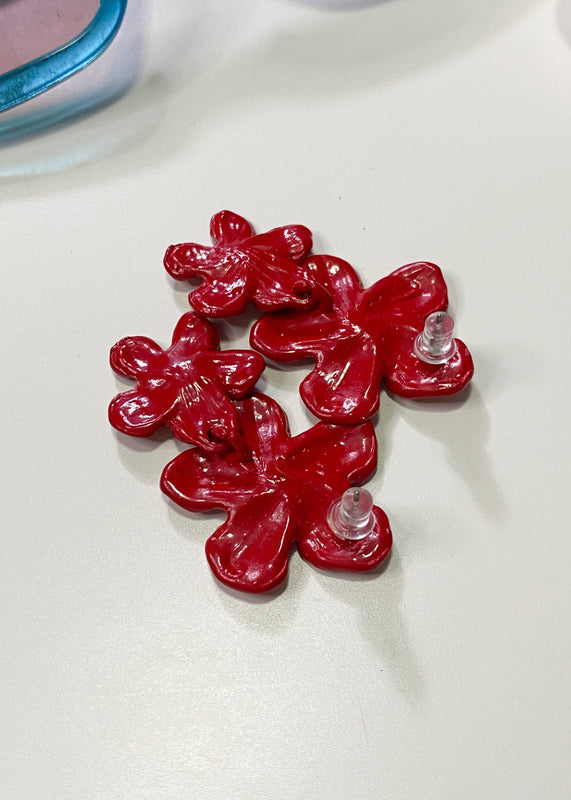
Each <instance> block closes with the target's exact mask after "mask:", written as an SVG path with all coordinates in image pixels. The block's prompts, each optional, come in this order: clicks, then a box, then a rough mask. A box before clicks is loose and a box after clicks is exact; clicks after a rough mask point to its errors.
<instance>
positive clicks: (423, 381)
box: [385, 328, 474, 398]
mask: <svg viewBox="0 0 571 800" xmlns="http://www.w3.org/2000/svg"><path fill="white" fill-rule="evenodd" d="M417 335H418V332H417V331H415V330H411V329H410V328H409V329H401V331H400V335H399V337H398V346H397V345H396V341H397V340H395V350H394V353H393V366H392V368H391V369H390V370H389V371H387V374H386V377H385V379H386V384H387V388H388V390H389V391H390V392H392V393H393V394H396V395H399V396H400V397H411V398H422V397H438V396H440V395H449V394H454V393H456V392H459V391H460V390H461V389H463V388H464V386H466V384H467V383H468V382H469V381H470V379H471V378H472V375H473V374H474V363H473V361H472V356H471V355H470V351H469V350H468V348H467V347H466V345H465V344H464V342H462V341H460V339H456V345H457V349H456V353H455V354H454V355H453V356H452V358H451V359H450V360H449V361H446V362H445V363H444V364H427V363H426V362H424V361H422V360H421V359H420V358H418V356H417V355H416V354H415V352H414V340H415V338H416V337H417Z"/></svg>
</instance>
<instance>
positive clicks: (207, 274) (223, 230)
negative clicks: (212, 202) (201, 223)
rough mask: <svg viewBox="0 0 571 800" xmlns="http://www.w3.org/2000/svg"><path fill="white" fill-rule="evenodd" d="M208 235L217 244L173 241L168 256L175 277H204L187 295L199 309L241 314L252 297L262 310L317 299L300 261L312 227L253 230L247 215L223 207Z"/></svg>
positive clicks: (305, 304) (206, 312)
mask: <svg viewBox="0 0 571 800" xmlns="http://www.w3.org/2000/svg"><path fill="white" fill-rule="evenodd" d="M210 236H211V238H212V241H213V243H214V245H213V247H205V246H203V245H200V244H193V243H188V244H175V245H171V247H169V248H168V250H167V252H166V254H165V258H164V264H165V268H166V270H167V272H169V273H170V275H172V276H173V278H176V279H177V280H186V279H187V278H191V277H194V276H198V277H201V278H203V283H202V284H201V285H200V286H199V287H198V288H197V289H195V290H194V291H193V292H191V293H190V294H189V298H188V299H189V301H190V303H191V305H192V306H193V308H195V309H196V311H198V312H199V313H200V314H204V315H205V316H207V317H229V316H234V315H236V314H241V313H242V312H243V311H244V309H245V308H246V304H247V303H248V300H250V299H251V300H253V301H254V303H255V304H256V306H257V307H258V308H259V309H261V310H262V311H272V310H275V309H279V308H287V307H291V308H298V309H301V308H309V307H311V306H312V305H315V298H314V297H313V295H312V286H311V282H310V281H309V280H308V277H307V275H306V273H305V270H304V269H303V267H302V266H301V263H302V262H303V260H304V259H305V258H306V256H307V254H308V253H309V251H310V250H311V245H312V238H311V231H310V230H309V229H308V228H306V227H304V226H303V225H289V226H286V227H282V228H274V229H273V230H271V231H268V232H267V233H261V234H259V235H258V236H255V235H254V231H253V229H252V226H251V225H250V223H249V222H248V221H247V220H245V219H244V218H243V217H240V216H239V215H238V214H234V213H233V212H232V211H220V212H219V213H218V214H215V215H214V216H213V217H212V219H211V221H210Z"/></svg>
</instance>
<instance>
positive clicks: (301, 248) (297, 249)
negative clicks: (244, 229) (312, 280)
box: [248, 225, 313, 263]
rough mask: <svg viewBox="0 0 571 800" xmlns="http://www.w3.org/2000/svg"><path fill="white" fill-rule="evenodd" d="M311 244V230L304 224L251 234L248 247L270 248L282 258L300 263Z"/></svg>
mask: <svg viewBox="0 0 571 800" xmlns="http://www.w3.org/2000/svg"><path fill="white" fill-rule="evenodd" d="M312 245H313V239H312V235H311V231H310V230H309V228H306V227H305V225H286V226H284V227H281V228H273V229H272V230H270V231H266V233H259V234H258V235H257V236H253V237H252V238H251V239H250V240H249V242H248V247H256V248H260V249H262V250H270V251H271V252H273V253H275V254H276V255H278V256H281V257H282V258H289V259H291V260H292V261H296V262H298V263H301V262H302V261H303V260H304V258H305V257H306V256H307V254H308V253H309V251H310V250H311V247H312Z"/></svg>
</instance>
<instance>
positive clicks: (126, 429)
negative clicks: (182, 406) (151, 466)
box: [109, 387, 176, 436]
mask: <svg viewBox="0 0 571 800" xmlns="http://www.w3.org/2000/svg"><path fill="white" fill-rule="evenodd" d="M175 402H176V394H174V393H173V392H172V391H170V390H169V389H166V388H165V387H161V388H160V389H158V388H157V389H154V390H152V391H148V392H145V393H143V392H140V391H139V390H138V389H131V390H130V391H128V392H122V393H121V394H118V395H117V396H116V397H114V398H113V400H112V401H111V403H110V404H109V422H110V423H111V425H113V427H114V428H116V429H117V430H118V431H121V433H127V434H129V435H130V436H152V434H153V433H155V432H156V431H157V430H158V429H159V428H160V427H161V425H162V424H163V423H164V422H165V421H166V420H167V418H168V416H169V414H170V413H171V412H172V410H173V406H174V404H175Z"/></svg>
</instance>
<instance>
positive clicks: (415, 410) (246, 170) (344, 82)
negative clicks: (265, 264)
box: [0, 0, 571, 800]
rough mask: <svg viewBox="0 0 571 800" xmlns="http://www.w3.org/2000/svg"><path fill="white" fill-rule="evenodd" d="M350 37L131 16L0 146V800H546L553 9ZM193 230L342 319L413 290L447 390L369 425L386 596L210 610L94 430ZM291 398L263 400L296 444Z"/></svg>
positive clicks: (168, 14) (392, 19)
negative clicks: (287, 247)
mask: <svg viewBox="0 0 571 800" xmlns="http://www.w3.org/2000/svg"><path fill="white" fill-rule="evenodd" d="M358 5H359V4H357V3H349V2H341V0H337V2H333V0H331V2H326V0H322V1H321V2H318V1H317V0H314V2H309V0H307V1H306V2H304V1H303V0H263V2H262V0H233V2H232V3H228V2H227V0H215V1H214V2H210V3H198V2H187V3H184V4H183V3H180V4H174V3H166V2H158V1H157V2H151V0H148V2H139V3H137V2H132V3H130V8H129V11H128V15H127V18H126V21H125V25H124V28H123V29H122V31H121V33H120V35H119V37H118V39H117V40H116V42H115V44H114V45H113V46H112V48H111V50H109V51H108V53H107V54H106V55H105V56H104V57H103V58H102V59H101V60H100V62H98V63H97V64H96V65H94V66H93V68H92V69H93V70H94V72H93V73H92V76H91V77H88V73H87V72H85V73H83V76H81V78H80V79H81V80H85V81H86V83H87V84H89V82H90V81H93V80H94V79H95V76H96V75H97V76H98V80H100V81H102V82H105V81H110V80H115V78H114V77H113V76H114V72H116V71H117V70H120V73H121V81H122V82H123V85H124V84H125V83H127V84H130V88H129V89H128V91H127V92H126V93H125V94H124V95H123V96H122V97H120V98H119V99H118V100H117V101H116V102H114V103H112V104H110V105H108V106H106V107H104V108H102V109H100V110H99V111H97V112H96V113H93V114H91V115H89V116H86V117H84V118H82V119H80V120H76V121H75V122H72V123H69V124H67V125H65V126H63V127H60V128H58V129H54V130H51V131H48V132H46V133H44V134H42V135H37V136H33V137H30V138H27V139H20V140H12V141H9V142H6V143H4V144H3V146H2V147H0V180H1V183H0V241H1V245H2V255H1V262H2V274H3V289H2V293H1V295H0V311H1V318H2V325H3V336H2V374H3V380H2V384H1V389H0V397H1V411H2V419H3V438H2V475H3V478H2V483H3V487H4V491H3V513H2V517H3V522H2V573H3V574H2V578H1V583H0V587H1V592H2V607H3V611H2V617H1V620H2V621H1V627H2V645H1V657H2V678H1V686H2V711H1V719H2V737H3V747H2V751H1V752H2V756H1V761H2V764H1V777H0V784H1V786H2V787H3V788H2V792H1V794H2V798H3V799H4V800H51V799H52V798H53V799H54V800H186V798H193V800H226V798H232V800H266V799H267V798H276V800H314V799H315V798H320V799H321V798H323V800H346V799H347V798H351V797H355V798H359V799H360V800H380V799H382V800H458V798H463V800H481V799H482V798H487V799H489V800H527V799H528V798H529V799H530V800H531V799H532V798H534V799H535V798H542V800H568V798H569V797H571V771H570V768H569V753H570V751H571V730H570V729H571V713H570V712H571V709H570V700H571V679H570V670H569V659H570V655H571V652H570V651H571V642H570V634H569V609H570V603H571V591H570V585H571V584H570V579H569V575H570V568H571V563H570V555H571V536H570V533H571V532H570V526H569V450H570V445H571V441H570V427H569V422H568V417H569V396H570V392H571V381H570V377H569V360H570V359H569V352H570V335H569V314H568V308H569V300H570V288H571V287H570V279H569V272H570V263H569V256H570V252H571V223H570V220H571V189H570V186H571V159H570V142H571V93H570V86H571V7H570V4H569V2H568V0H566V2H564V0H559V1H558V2H557V1H556V0H519V2H516V0H493V2H492V0H385V1H384V2H377V3H374V2H369V3H362V4H360V5H361V7H358ZM95 71H96V72H95ZM121 81H119V83H121ZM56 91H58V92H60V93H61V96H62V97H64V96H65V95H64V93H65V92H67V91H71V89H70V88H69V87H68V88H65V87H61V89H58V90H56ZM222 208H230V209H233V210H235V211H237V212H239V213H241V214H243V215H244V216H246V217H247V218H248V219H250V220H251V221H252V223H253V224H254V225H255V226H256V228H257V229H258V230H265V229H267V228H270V227H274V226H277V225H282V224H287V223H292V222H300V223H303V224H305V225H307V226H308V227H310V228H311V229H312V230H313V231H314V233H315V251H316V252H332V253H334V254H335V255H338V256H341V257H344V258H346V259H347V260H349V261H350V262H351V263H352V264H353V265H354V266H355V267H356V268H357V270H358V271H359V273H360V274H361V276H362V278H363V281H364V283H366V284H370V283H372V282H374V281H375V280H377V279H378V278H380V277H381V276H382V275H384V274H386V273H387V272H389V271H391V270H392V269H394V268H396V267H398V266H401V265H402V264H404V263H407V262H410V261H415V260H420V259H422V260H430V261H435V262H436V263H438V264H439V265H440V266H441V267H442V269H443V270H444V273H445V276H446V279H447V282H448V285H449V289H450V296H451V311H452V313H453V314H454V316H455V318H456V321H457V332H458V335H459V336H460V337H461V338H463V339H464V340H465V341H466V342H467V343H468V344H469V346H470V347H471V349H472V352H473V354H474V358H475V363H476V376H475V378H474V382H473V386H472V389H471V392H469V393H468V395H467V396H466V397H464V398H463V400H462V401H453V402H448V403H431V404H424V405H423V404H421V403H418V404H411V403H408V404H404V403H399V402H396V401H395V400H393V399H391V398H390V397H388V396H386V395H385V396H384V397H383V399H382V404H381V411H380V414H379V416H378V418H377V420H376V426H377V433H378V437H379V443H380V448H381V451H380V461H379V469H378V471H377V473H376V475H375V477H374V478H373V479H372V481H371V482H370V484H369V488H370V489H371V491H372V492H373V494H374V495H375V498H376V501H377V502H378V504H380V505H381V506H382V507H383V508H384V509H385V510H386V511H387V513H388V515H389V518H390V520H391V523H392V528H393V534H394V539H395V544H394V550H393V555H392V557H391V560H390V562H389V564H388V566H387V567H386V569H385V570H384V571H382V573H381V574H378V575H375V576H372V577H368V578H367V577H365V578H363V577H357V578H355V577H354V578H352V577H340V576H337V575H332V574H328V573H321V572H318V571H316V570H314V569H313V568H311V567H310V566H308V565H307V564H305V563H304V562H302V561H301V560H300V559H299V558H298V557H297V556H295V557H294V558H293V559H292V562H291V567H290V576H289V581H288V584H287V587H286V588H285V589H284V591H283V592H281V593H277V594H275V595H273V596H270V597H266V598H264V597H262V598H258V599H255V598H254V599H252V598H248V597H244V596H241V595H238V594H237V593H232V592H229V591H226V590H225V589H223V588H222V587H221V586H219V585H218V584H217V583H216V582H215V581H214V580H213V578H212V577H211V574H210V571H209V569H208V567H207V564H206V561H205V558H204V555H203V545H204V541H205V539H206V537H207V536H208V535H209V533H210V532H211V531H212V530H213V529H214V527H215V526H216V525H217V524H219V523H220V521H221V520H222V519H223V516H222V514H211V515H207V516H204V517H203V516H198V515H191V514H186V513H184V512H182V511H181V510H178V509H177V508H176V507H174V506H171V505H169V504H168V503H167V502H166V501H165V500H164V499H163V497H162V496H161V493H160V491H159V488H158V479H159V475H160V472H161V469H162V467H163V466H164V465H165V464H166V463H167V461H168V460H169V459H170V458H171V457H172V456H173V455H175V454H176V453H177V452H178V448H177V446H176V445H175V444H174V443H173V442H172V440H170V439H169V437H168V436H159V437H158V438H157V439H155V440H153V441H149V442H146V441H145V442H138V441H129V440H127V438H126V437H120V436H118V435H116V434H115V433H114V432H113V431H112V430H111V429H110V427H109V425H108V423H107V419H106V407H107V403H108V402H109V400H110V399H111V397H112V396H113V395H114V394H115V393H116V392H117V391H120V390H121V389H122V388H124V386H125V384H123V383H119V381H117V380H116V379H115V378H114V376H113V374H112V373H111V371H110V369H109V367H108V362H107V358H108V351H109V348H110V346H111V345H112V344H113V343H114V342H115V341H116V340H117V339H119V338H121V337H122V336H124V335H130V334H144V335H149V336H151V337H153V338H156V339H157V340H158V341H159V342H161V343H163V344H166V343H167V342H168V341H169V339H170V334H171V331H172V328H173V327H174V325H175V323H176V320H177V319H178V317H179V316H180V314H182V313H183V311H184V310H185V309H186V307H187V306H186V287H184V286H181V285H178V284H177V285H175V284H174V283H173V281H171V280H170V278H169V277H168V276H167V275H166V273H165V272H164V270H163V268H162V256H163V252H164V250H165V249H166V247H167V245H168V244H170V243H172V242H177V241H184V240H194V241H201V242H204V243H206V242H207V240H208V221H209V218H210V216H211V215H212V214H213V213H214V212H215V211H218V210H220V209H222ZM221 330H222V334H223V337H224V342H225V343H227V342H229V341H232V342H236V341H238V342H241V343H245V342H246V341H247V326H246V320H245V319H242V320H239V321H238V323H237V324H232V325H231V324H228V323H223V324H222V326H221ZM306 370H307V367H306V366H299V367H295V368H291V369H288V370H278V369H275V368H268V370H267V371H266V375H265V383H264V384H263V388H264V390H265V391H267V392H268V393H269V394H271V395H272V396H273V397H275V398H277V399H278V400H279V401H280V402H281V403H282V405H283V406H284V408H285V409H286V410H287V412H288V414H289V417H290V422H291V427H292V430H293V432H294V433H297V432H299V431H301V430H303V429H304V428H307V427H309V426H310V425H311V424H312V419H311V417H310V415H309V414H308V413H307V412H305V411H304V410H303V408H302V407H301V403H300V401H299V399H298V396H297V385H298V382H299V381H300V380H301V379H302V377H303V376H304V375H305V374H306Z"/></svg>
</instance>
